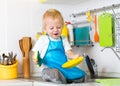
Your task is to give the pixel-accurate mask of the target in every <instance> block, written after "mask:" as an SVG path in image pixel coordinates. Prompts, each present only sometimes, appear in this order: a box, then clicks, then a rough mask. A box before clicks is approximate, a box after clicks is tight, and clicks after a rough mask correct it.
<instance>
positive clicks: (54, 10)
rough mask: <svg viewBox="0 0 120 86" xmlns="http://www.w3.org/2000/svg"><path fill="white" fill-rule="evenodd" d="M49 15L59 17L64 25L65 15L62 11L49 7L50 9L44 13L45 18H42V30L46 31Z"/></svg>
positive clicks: (54, 17)
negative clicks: (63, 15)
mask: <svg viewBox="0 0 120 86" xmlns="http://www.w3.org/2000/svg"><path fill="white" fill-rule="evenodd" d="M48 17H49V18H52V19H56V18H58V19H60V21H61V24H62V26H63V25H64V20H63V17H62V15H61V13H60V12H59V11H58V10H56V9H48V10H47V11H46V12H45V13H44V15H43V19H42V30H43V31H44V29H45V22H46V19H47V18H48Z"/></svg>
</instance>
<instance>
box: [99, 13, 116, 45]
mask: <svg viewBox="0 0 120 86" xmlns="http://www.w3.org/2000/svg"><path fill="white" fill-rule="evenodd" d="M98 26H99V37H100V39H99V42H100V46H103V47H110V46H113V45H114V40H113V27H114V22H113V17H112V15H111V14H110V13H108V12H105V13H103V14H101V15H99V16H98Z"/></svg>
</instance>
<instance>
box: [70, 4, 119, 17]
mask: <svg viewBox="0 0 120 86" xmlns="http://www.w3.org/2000/svg"><path fill="white" fill-rule="evenodd" d="M112 7H114V8H119V7H120V4H112V5H110V6H107V7H102V8H96V9H92V10H89V11H90V12H91V13H94V12H100V11H103V10H109V9H111V8H112ZM86 12H87V11H84V12H80V13H76V14H74V13H73V14H71V16H73V17H78V16H83V15H86Z"/></svg>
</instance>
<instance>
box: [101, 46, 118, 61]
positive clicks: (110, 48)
mask: <svg viewBox="0 0 120 86" xmlns="http://www.w3.org/2000/svg"><path fill="white" fill-rule="evenodd" d="M106 48H110V49H111V50H112V51H113V53H114V54H115V55H116V56H117V58H118V59H119V60H120V56H119V55H118V54H117V53H116V51H115V50H114V49H113V48H112V47H105V48H103V49H102V50H101V52H103V51H104V50H105V49H106Z"/></svg>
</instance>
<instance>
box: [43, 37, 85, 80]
mask: <svg viewBox="0 0 120 86" xmlns="http://www.w3.org/2000/svg"><path fill="white" fill-rule="evenodd" d="M48 38H49V37H48ZM49 41H50V42H49V45H48V49H47V52H46V54H45V56H44V58H43V64H45V65H46V66H48V67H49V68H56V69H58V70H59V71H60V72H61V73H62V74H63V75H64V76H65V78H66V79H70V80H75V79H79V78H82V77H84V76H85V72H84V71H82V70H80V69H79V68H77V67H73V68H62V64H64V63H65V62H66V61H67V56H66V54H65V51H64V47H63V42H62V38H61V39H60V41H52V40H50V38H49Z"/></svg>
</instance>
